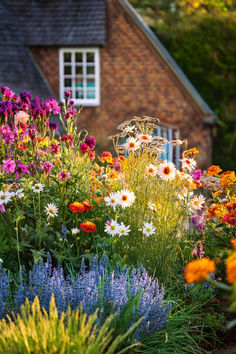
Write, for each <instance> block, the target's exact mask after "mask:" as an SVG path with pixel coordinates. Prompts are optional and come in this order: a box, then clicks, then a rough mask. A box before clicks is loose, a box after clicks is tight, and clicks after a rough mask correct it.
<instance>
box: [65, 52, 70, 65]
mask: <svg viewBox="0 0 236 354" xmlns="http://www.w3.org/2000/svg"><path fill="white" fill-rule="evenodd" d="M64 62H65V63H70V62H71V53H64Z"/></svg>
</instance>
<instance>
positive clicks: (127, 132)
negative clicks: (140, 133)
mask: <svg viewBox="0 0 236 354" xmlns="http://www.w3.org/2000/svg"><path fill="white" fill-rule="evenodd" d="M134 129H135V125H133V126H132V125H128V126H127V127H126V128H125V129H124V130H123V132H124V133H126V134H130V133H133V132H134Z"/></svg>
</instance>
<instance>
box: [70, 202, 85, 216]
mask: <svg viewBox="0 0 236 354" xmlns="http://www.w3.org/2000/svg"><path fill="white" fill-rule="evenodd" d="M70 211H72V212H73V213H83V212H84V211H85V206H84V204H83V203H79V202H74V203H71V204H70Z"/></svg>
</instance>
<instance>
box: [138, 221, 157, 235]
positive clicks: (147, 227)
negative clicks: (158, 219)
mask: <svg viewBox="0 0 236 354" xmlns="http://www.w3.org/2000/svg"><path fill="white" fill-rule="evenodd" d="M140 231H142V233H143V234H144V235H145V236H146V237H149V236H150V235H154V234H155V231H156V227H155V226H154V225H153V223H152V222H144V223H143V228H142V229H141V230H140Z"/></svg>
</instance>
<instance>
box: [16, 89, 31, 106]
mask: <svg viewBox="0 0 236 354" xmlns="http://www.w3.org/2000/svg"><path fill="white" fill-rule="evenodd" d="M19 97H20V102H21V103H26V104H28V105H29V104H30V100H31V98H32V95H31V93H30V92H27V91H21V93H20V96H19Z"/></svg>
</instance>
